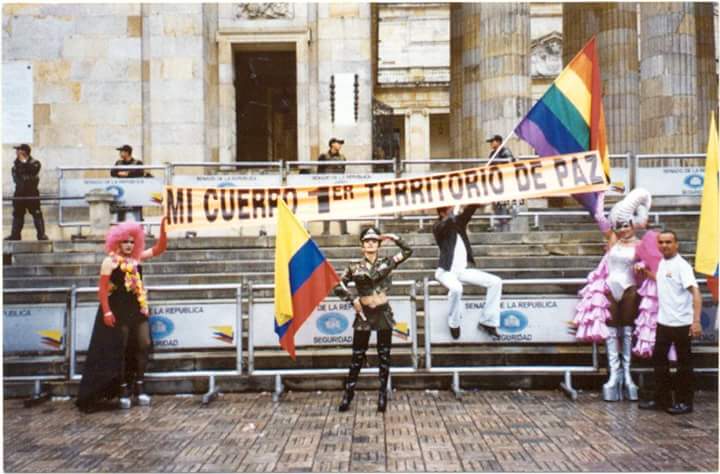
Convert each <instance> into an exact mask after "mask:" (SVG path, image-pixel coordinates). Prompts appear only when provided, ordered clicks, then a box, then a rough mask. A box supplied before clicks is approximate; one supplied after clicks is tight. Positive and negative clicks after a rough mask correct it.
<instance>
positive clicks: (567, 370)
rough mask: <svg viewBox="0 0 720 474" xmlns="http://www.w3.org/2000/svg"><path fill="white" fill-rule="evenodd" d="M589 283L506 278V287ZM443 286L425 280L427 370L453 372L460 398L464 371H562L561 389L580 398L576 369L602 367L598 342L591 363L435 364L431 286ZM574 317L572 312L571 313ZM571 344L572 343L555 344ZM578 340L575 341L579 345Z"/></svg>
mask: <svg viewBox="0 0 720 474" xmlns="http://www.w3.org/2000/svg"><path fill="white" fill-rule="evenodd" d="M585 282H586V280H585V278H547V279H512V280H503V286H506V285H528V284H562V285H568V284H570V285H581V284H584V283H585ZM431 286H441V285H440V283H439V282H437V281H430V279H429V278H425V279H424V280H423V298H424V307H425V370H427V371H428V372H430V373H441V374H450V375H452V390H453V392H454V393H455V396H456V397H458V398H460V397H461V395H462V393H463V390H462V389H461V388H460V376H461V374H498V373H501V374H505V373H513V374H515V373H525V374H537V373H562V374H563V375H564V378H563V382H562V383H561V384H560V388H561V389H562V390H563V391H564V392H565V393H566V394H567V395H568V396H569V397H570V398H571V399H572V400H576V399H577V390H575V389H574V388H573V386H572V374H573V373H574V372H575V373H577V372H582V373H595V372H597V371H598V369H599V365H598V350H597V344H595V343H593V344H592V359H591V364H589V365H537V366H535V365H533V366H517V365H512V366H511V365H502V366H443V367H433V364H432V324H429V323H428V321H429V320H430V319H431V318H433V315H432V314H430V308H431V304H430V300H431V297H430V287H431ZM512 298H518V296H517V295H512V296H509V297H505V298H504V300H505V301H507V300H508V299H512ZM568 316H570V315H568ZM553 344H555V345H558V344H566V345H567V344H569V343H553ZM575 344H577V343H574V344H573V345H575Z"/></svg>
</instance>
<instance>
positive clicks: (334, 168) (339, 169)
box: [317, 150, 346, 174]
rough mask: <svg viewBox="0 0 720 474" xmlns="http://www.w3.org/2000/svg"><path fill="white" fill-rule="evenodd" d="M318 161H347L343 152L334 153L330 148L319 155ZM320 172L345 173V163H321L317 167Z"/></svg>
mask: <svg viewBox="0 0 720 474" xmlns="http://www.w3.org/2000/svg"><path fill="white" fill-rule="evenodd" d="M318 161H335V162H338V161H346V159H345V155H343V154H342V153H338V154H337V155H333V154H331V153H330V151H329V150H328V152H327V153H323V154H322V155H320V156H318ZM317 170H318V173H320V174H344V173H345V165H344V164H332V165H329V164H328V165H320V166H318V167H317Z"/></svg>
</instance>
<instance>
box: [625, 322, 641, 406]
mask: <svg viewBox="0 0 720 474" xmlns="http://www.w3.org/2000/svg"><path fill="white" fill-rule="evenodd" d="M621 329H622V333H621V336H622V365H623V395H624V397H625V398H627V399H628V400H630V401H633V402H635V401H637V400H638V386H637V385H635V382H633V379H632V374H631V373H630V360H631V359H632V332H633V328H632V326H623V327H622V328H621Z"/></svg>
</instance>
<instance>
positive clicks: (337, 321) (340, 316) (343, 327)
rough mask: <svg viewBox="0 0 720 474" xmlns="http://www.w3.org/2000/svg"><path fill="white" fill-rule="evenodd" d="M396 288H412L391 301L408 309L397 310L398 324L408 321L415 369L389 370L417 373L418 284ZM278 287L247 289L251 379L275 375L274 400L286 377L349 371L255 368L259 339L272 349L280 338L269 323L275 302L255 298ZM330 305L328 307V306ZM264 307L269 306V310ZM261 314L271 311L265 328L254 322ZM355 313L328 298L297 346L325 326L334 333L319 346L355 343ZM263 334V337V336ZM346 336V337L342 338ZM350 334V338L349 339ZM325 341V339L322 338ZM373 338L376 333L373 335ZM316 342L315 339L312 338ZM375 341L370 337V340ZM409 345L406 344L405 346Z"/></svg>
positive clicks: (404, 283)
mask: <svg viewBox="0 0 720 474" xmlns="http://www.w3.org/2000/svg"><path fill="white" fill-rule="evenodd" d="M393 286H394V287H409V289H410V292H409V295H407V296H390V297H389V299H390V302H391V304H392V305H393V306H394V308H395V309H397V306H399V305H400V304H403V305H405V306H406V307H405V308H404V309H407V310H408V313H409V314H407V315H404V314H402V313H403V312H402V310H401V311H394V313H395V317H396V321H397V322H398V323H401V324H402V323H403V322H405V323H406V324H407V326H408V329H409V333H410V334H409V339H410V341H409V343H410V348H411V358H412V366H404V367H392V368H391V369H390V372H391V374H392V373H396V374H397V373H414V372H417V370H418V345H417V311H416V282H415V281H414V280H406V281H397V282H393ZM274 288H275V285H272V284H263V285H253V284H252V283H250V284H249V287H248V295H249V296H248V300H249V310H248V375H250V376H273V377H275V391H274V393H273V400H274V401H278V400H279V399H280V396H281V395H282V393H283V391H284V386H283V383H282V377H283V376H296V375H297V376H307V375H340V374H346V373H347V368H327V369H260V370H258V369H256V368H255V349H256V348H257V347H260V346H259V345H258V344H257V342H258V341H256V339H262V340H263V341H267V343H266V342H262V343H261V344H262V347H273V348H277V347H278V346H277V344H278V342H277V336H276V335H275V333H274V331H273V330H272V325H270V324H269V317H273V309H272V308H273V302H272V299H271V298H256V297H255V294H254V293H255V292H256V291H263V290H264V291H267V290H272V289H274ZM326 305H327V306H326ZM263 306H266V307H267V306H269V308H270V310H269V312H268V311H267V308H263ZM259 311H264V312H268V315H269V316H268V315H266V316H265V317H266V319H265V320H264V321H265V324H264V325H263V326H262V327H258V325H256V324H255V319H256V318H257V317H258V313H259ZM354 314H355V311H354V309H353V308H352V305H350V304H349V303H346V302H342V301H341V300H339V299H337V298H326V299H325V301H323V303H321V304H320V305H319V306H318V308H316V310H315V311H314V312H313V314H312V315H311V316H310V317H309V318H308V319H307V320H306V321H305V323H304V325H303V329H305V334H296V341H297V343H298V346H303V345H307V344H305V343H304V340H306V337H307V336H308V332H310V331H311V329H310V328H311V327H312V326H313V325H315V326H316V327H318V326H320V327H323V328H324V329H323V330H324V331H325V332H327V333H334V334H332V337H330V338H328V340H327V342H321V343H320V344H327V345H330V346H331V347H336V346H338V345H348V343H352V337H351V335H352V330H353V329H352V320H353V319H354ZM403 316H407V317H406V318H405V319H409V321H403ZM260 331H262V334H260ZM343 334H345V335H344V336H343ZM348 334H349V335H350V336H348ZM319 337H320V338H321V340H322V337H323V336H319ZM373 337H375V336H374V334H373ZM313 339H314V336H313ZM348 339H349V340H348ZM393 339H395V340H397V339H398V337H397V334H395V333H394V335H393ZM372 340H373V339H372V338H371V341H372ZM402 344H404V345H406V344H407V343H402ZM361 373H362V374H376V373H378V369H377V368H363V369H362V371H361ZM391 391H392V381H391V380H389V381H388V392H391Z"/></svg>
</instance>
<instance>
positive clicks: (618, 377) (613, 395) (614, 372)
mask: <svg viewBox="0 0 720 474" xmlns="http://www.w3.org/2000/svg"><path fill="white" fill-rule="evenodd" d="M608 332H609V333H610V335H609V336H608V338H607V340H606V341H605V347H606V349H607V358H608V371H609V372H610V378H608V381H607V382H606V383H605V385H603V390H602V391H603V400H605V401H606V402H617V401H618V400H620V397H621V392H622V382H623V376H622V372H621V371H620V353H619V351H618V349H619V348H618V338H617V336H618V330H617V328H614V327H608Z"/></svg>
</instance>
